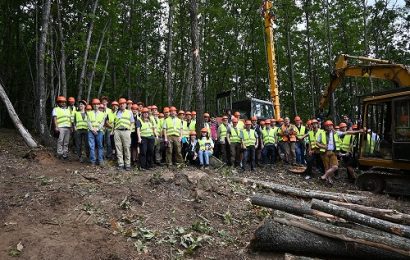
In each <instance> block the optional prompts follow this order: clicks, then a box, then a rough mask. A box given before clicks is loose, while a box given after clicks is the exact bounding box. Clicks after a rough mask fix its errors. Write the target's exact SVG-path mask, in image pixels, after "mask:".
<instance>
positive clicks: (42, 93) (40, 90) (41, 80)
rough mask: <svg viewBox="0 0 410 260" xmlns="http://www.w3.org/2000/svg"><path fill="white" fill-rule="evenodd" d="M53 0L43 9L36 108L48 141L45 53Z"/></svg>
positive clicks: (37, 122) (41, 129)
mask: <svg viewBox="0 0 410 260" xmlns="http://www.w3.org/2000/svg"><path fill="white" fill-rule="evenodd" d="M50 9H51V0H45V1H44V4H43V11H42V13H43V14H42V16H43V17H42V24H41V34H40V42H39V46H38V71H37V105H36V106H35V108H36V126H37V131H38V133H39V134H40V137H41V140H42V141H43V142H45V143H48V142H49V141H50V140H51V137H50V133H49V130H48V126H47V114H46V104H47V93H46V83H45V64H44V62H45V55H46V45H47V34H48V25H49V20H50Z"/></svg>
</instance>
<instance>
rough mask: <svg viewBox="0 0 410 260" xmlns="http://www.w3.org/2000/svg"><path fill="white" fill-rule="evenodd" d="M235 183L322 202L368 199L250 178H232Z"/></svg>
mask: <svg viewBox="0 0 410 260" xmlns="http://www.w3.org/2000/svg"><path fill="white" fill-rule="evenodd" d="M231 179H232V180H233V181H236V182H241V183H252V184H257V185H259V186H261V187H264V188H269V189H272V190H273V191H274V192H278V193H282V194H288V195H292V196H296V197H302V198H317V199H322V200H337V201H348V202H356V203H358V202H362V201H365V200H366V199H367V197H365V196H357V195H351V194H343V193H336V192H323V191H315V190H306V189H299V188H295V187H291V186H287V185H281V184H276V183H271V182H266V181H259V180H253V179H248V178H236V177H233V178H231Z"/></svg>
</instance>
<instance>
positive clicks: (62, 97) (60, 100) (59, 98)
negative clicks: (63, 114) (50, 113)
mask: <svg viewBox="0 0 410 260" xmlns="http://www.w3.org/2000/svg"><path fill="white" fill-rule="evenodd" d="M57 102H67V99H65V97H64V96H58V97H57Z"/></svg>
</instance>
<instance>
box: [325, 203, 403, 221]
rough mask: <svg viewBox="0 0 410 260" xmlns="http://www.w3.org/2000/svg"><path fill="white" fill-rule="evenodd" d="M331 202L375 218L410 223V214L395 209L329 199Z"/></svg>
mask: <svg viewBox="0 0 410 260" xmlns="http://www.w3.org/2000/svg"><path fill="white" fill-rule="evenodd" d="M329 203H331V204H334V205H337V206H341V207H344V208H348V209H351V210H354V211H357V212H360V213H363V214H366V215H369V216H372V217H375V218H381V219H384V220H388V221H391V222H394V223H398V224H403V225H408V226H409V225H410V215H408V214H404V213H401V212H398V211H396V210H394V209H379V208H373V207H366V206H363V205H358V204H353V203H346V202H341V201H333V200H331V201H329Z"/></svg>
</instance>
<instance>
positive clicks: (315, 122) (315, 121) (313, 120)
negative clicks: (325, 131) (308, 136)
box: [311, 119, 319, 124]
mask: <svg viewBox="0 0 410 260" xmlns="http://www.w3.org/2000/svg"><path fill="white" fill-rule="evenodd" d="M311 123H312V124H317V123H319V122H318V121H317V120H316V119H312V121H311Z"/></svg>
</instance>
